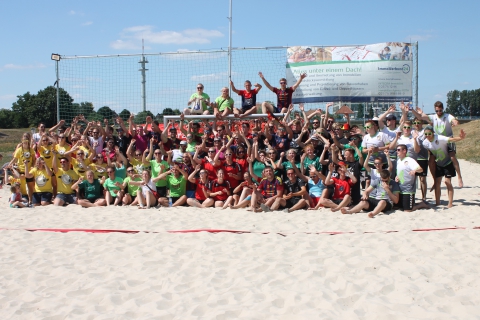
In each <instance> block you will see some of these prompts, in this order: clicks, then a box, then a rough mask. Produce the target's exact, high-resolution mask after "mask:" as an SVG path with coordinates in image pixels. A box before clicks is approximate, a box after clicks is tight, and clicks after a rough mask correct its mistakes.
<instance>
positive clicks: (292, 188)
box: [283, 178, 305, 200]
mask: <svg viewBox="0 0 480 320" xmlns="http://www.w3.org/2000/svg"><path fill="white" fill-rule="evenodd" d="M302 187H305V182H304V181H303V180H302V179H300V178H296V179H295V180H294V181H291V180H290V179H288V180H285V182H284V183H283V190H284V194H289V193H296V192H299V191H301V190H302ZM301 198H302V196H293V197H292V198H291V199H295V200H299V199H301Z"/></svg>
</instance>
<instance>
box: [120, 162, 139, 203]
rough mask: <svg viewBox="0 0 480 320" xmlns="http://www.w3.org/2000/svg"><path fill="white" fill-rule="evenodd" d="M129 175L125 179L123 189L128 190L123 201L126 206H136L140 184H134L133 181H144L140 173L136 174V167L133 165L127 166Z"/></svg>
mask: <svg viewBox="0 0 480 320" xmlns="http://www.w3.org/2000/svg"><path fill="white" fill-rule="evenodd" d="M127 174H128V176H127V177H126V178H125V179H123V190H127V192H125V195H124V196H123V199H122V202H123V205H124V206H128V205H131V206H136V205H137V203H138V199H137V190H138V189H139V188H140V187H139V186H136V185H133V184H132V183H130V182H132V181H135V182H139V181H142V178H141V177H140V175H138V174H136V172H135V169H134V168H133V166H129V167H128V168H127Z"/></svg>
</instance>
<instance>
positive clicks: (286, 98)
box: [258, 72, 307, 113]
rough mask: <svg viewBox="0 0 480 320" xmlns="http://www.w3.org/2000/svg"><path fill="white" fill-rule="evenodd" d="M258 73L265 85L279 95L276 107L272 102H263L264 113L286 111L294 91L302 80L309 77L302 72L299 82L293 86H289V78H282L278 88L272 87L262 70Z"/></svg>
mask: <svg viewBox="0 0 480 320" xmlns="http://www.w3.org/2000/svg"><path fill="white" fill-rule="evenodd" d="M258 75H259V76H260V78H261V79H262V81H263V83H264V84H265V86H266V87H267V88H268V89H270V90H271V91H272V92H273V93H275V94H276V95H277V106H276V107H275V106H273V105H272V104H271V103H269V102H267V101H265V102H263V103H262V113H279V112H280V113H286V112H287V111H288V107H289V106H290V105H291V104H292V95H293V93H294V92H295V90H297V88H298V86H299V85H300V83H301V82H302V80H303V79H305V78H306V77H307V74H306V73H302V74H300V77H299V78H298V80H297V82H296V83H295V84H294V85H293V86H291V87H287V79H285V78H281V79H280V88H277V87H272V86H271V85H270V83H268V81H267V79H265V77H264V76H263V73H262V72H259V73H258Z"/></svg>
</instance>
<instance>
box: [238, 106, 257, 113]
mask: <svg viewBox="0 0 480 320" xmlns="http://www.w3.org/2000/svg"><path fill="white" fill-rule="evenodd" d="M252 108H256V107H255V106H252V107H247V108H245V107H244V106H242V109H241V112H242V113H245V112H247V111H248V110H250V109H252Z"/></svg>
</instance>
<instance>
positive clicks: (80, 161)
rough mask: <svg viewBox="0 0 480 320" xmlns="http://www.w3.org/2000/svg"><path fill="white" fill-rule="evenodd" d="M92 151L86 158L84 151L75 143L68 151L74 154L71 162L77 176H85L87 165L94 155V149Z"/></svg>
mask: <svg viewBox="0 0 480 320" xmlns="http://www.w3.org/2000/svg"><path fill="white" fill-rule="evenodd" d="M91 151H92V152H91V153H90V155H89V156H88V158H85V152H84V151H83V150H82V149H81V148H80V146H79V145H75V146H74V147H73V148H72V149H71V150H70V152H72V153H74V155H75V156H76V157H75V158H72V160H71V164H72V168H73V171H75V173H76V174H77V175H78V176H79V177H85V174H86V172H87V170H88V169H89V165H90V164H91V163H92V160H93V158H94V157H95V156H96V153H95V149H92V150H91Z"/></svg>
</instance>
